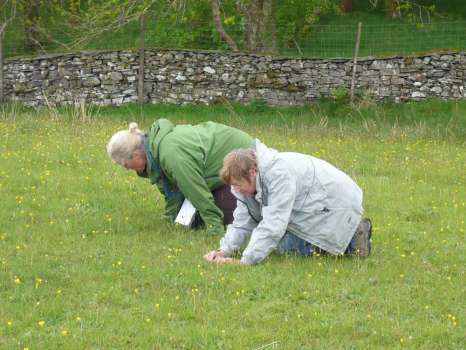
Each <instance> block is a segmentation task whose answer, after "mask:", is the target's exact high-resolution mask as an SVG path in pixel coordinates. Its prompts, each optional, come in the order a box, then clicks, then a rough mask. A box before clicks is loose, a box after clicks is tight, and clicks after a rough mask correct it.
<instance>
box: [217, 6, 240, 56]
mask: <svg viewBox="0 0 466 350" xmlns="http://www.w3.org/2000/svg"><path fill="white" fill-rule="evenodd" d="M211 3H212V16H213V17H214V22H215V28H216V29H217V32H219V33H220V36H221V37H222V39H223V40H225V42H226V43H227V44H228V46H229V47H230V49H232V50H233V51H238V46H237V45H236V43H235V42H234V40H233V39H232V38H231V37H230V36H229V35H228V33H227V32H226V31H225V29H224V28H223V24H222V15H221V14H220V4H219V2H218V0H212V1H211Z"/></svg>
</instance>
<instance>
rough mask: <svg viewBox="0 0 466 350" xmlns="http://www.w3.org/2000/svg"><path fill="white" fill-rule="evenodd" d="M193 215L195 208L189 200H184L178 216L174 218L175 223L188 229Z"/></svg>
mask: <svg viewBox="0 0 466 350" xmlns="http://www.w3.org/2000/svg"><path fill="white" fill-rule="evenodd" d="M195 215H196V208H194V206H193V205H192V203H191V202H190V201H189V200H187V199H185V200H184V202H183V205H182V206H181V209H180V211H179V212H178V215H177V216H176V219H175V223H176V224H180V225H183V226H186V227H188V228H189V227H191V225H192V224H193V221H194V216H195Z"/></svg>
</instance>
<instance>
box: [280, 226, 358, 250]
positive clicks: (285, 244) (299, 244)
mask: <svg viewBox="0 0 466 350" xmlns="http://www.w3.org/2000/svg"><path fill="white" fill-rule="evenodd" d="M354 240H355V236H353V238H352V239H351V242H350V243H349V244H348V247H347V248H346V250H345V254H350V253H352V252H353V251H354V250H355V249H354V247H353V246H354ZM314 252H316V253H320V252H322V250H321V249H320V248H319V247H316V246H315V245H313V244H311V243H309V242H307V241H305V240H304V239H301V238H299V237H298V236H295V235H294V234H292V233H290V232H288V231H287V232H286V233H285V235H284V236H283V238H282V239H281V240H280V242H279V243H278V246H277V253H278V255H299V256H310V255H312V254H313V253H314Z"/></svg>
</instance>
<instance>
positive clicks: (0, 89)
mask: <svg viewBox="0 0 466 350" xmlns="http://www.w3.org/2000/svg"><path fill="white" fill-rule="evenodd" d="M2 29H3V28H2ZM3 33H4V30H1V31H0V103H3V101H4V96H3Z"/></svg>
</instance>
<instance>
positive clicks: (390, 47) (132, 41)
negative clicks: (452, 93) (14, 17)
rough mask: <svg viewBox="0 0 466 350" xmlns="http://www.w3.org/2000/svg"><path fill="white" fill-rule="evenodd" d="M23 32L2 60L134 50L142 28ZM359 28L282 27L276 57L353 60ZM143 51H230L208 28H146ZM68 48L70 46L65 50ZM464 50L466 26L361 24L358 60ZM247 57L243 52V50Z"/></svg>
mask: <svg viewBox="0 0 466 350" xmlns="http://www.w3.org/2000/svg"><path fill="white" fill-rule="evenodd" d="M24 32H25V30H24V28H23V27H21V26H19V25H14V26H10V27H8V28H7V30H6V33H5V38H4V41H3V52H4V56H5V57H6V58H8V57H13V56H22V55H36V54H44V53H56V52H67V51H79V50H124V49H136V48H138V45H139V33H140V27H139V24H138V23H136V22H133V23H129V24H127V25H126V26H125V27H122V28H120V29H118V30H116V31H113V32H107V33H102V34H101V35H100V36H98V37H95V38H93V39H92V40H91V41H89V43H87V44H85V45H82V46H79V47H73V48H72V49H71V48H70V47H69V44H70V38H69V37H67V36H66V34H65V33H61V32H60V31H59V30H57V31H56V32H52V33H51V34H50V35H49V37H48V38H47V40H43V41H42V43H41V45H40V46H39V48H36V49H35V50H29V49H27V48H25V34H24ZM228 33H229V35H230V36H231V37H232V38H233V39H234V40H235V41H236V42H237V43H238V46H239V47H240V48H241V47H244V30H243V29H242V28H239V27H236V28H230V29H229V31H228ZM356 35H357V23H355V24H348V25H347V24H345V25H314V26H312V27H311V28H310V29H309V30H308V31H307V32H306V33H305V34H302V33H294V32H291V31H290V29H289V28H287V27H286V25H283V26H282V25H278V26H277V35H276V44H277V51H276V52H275V53H274V54H276V55H279V56H291V57H308V58H350V57H352V56H353V54H354V47H355V42H356ZM144 36H145V47H146V48H151V47H159V48H175V49H194V50H195V49H202V50H220V51H230V49H229V48H228V46H227V45H226V44H225V43H224V41H223V40H222V39H221V37H220V35H219V34H218V33H217V31H216V30H215V28H214V27H213V26H212V23H195V24H193V23H171V24H168V23H161V22H153V23H151V22H149V23H147V25H146V29H145V33H144ZM67 45H68V46H67ZM464 50H466V21H454V22H434V23H427V24H422V25H420V24H411V23H394V24H379V25H377V24H372V23H371V24H366V25H365V24H364V22H363V23H362V32H361V42H360V49H359V56H360V57H367V56H372V57H387V56H398V55H422V54H424V53H432V52H435V51H464ZM244 51H246V50H244Z"/></svg>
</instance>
